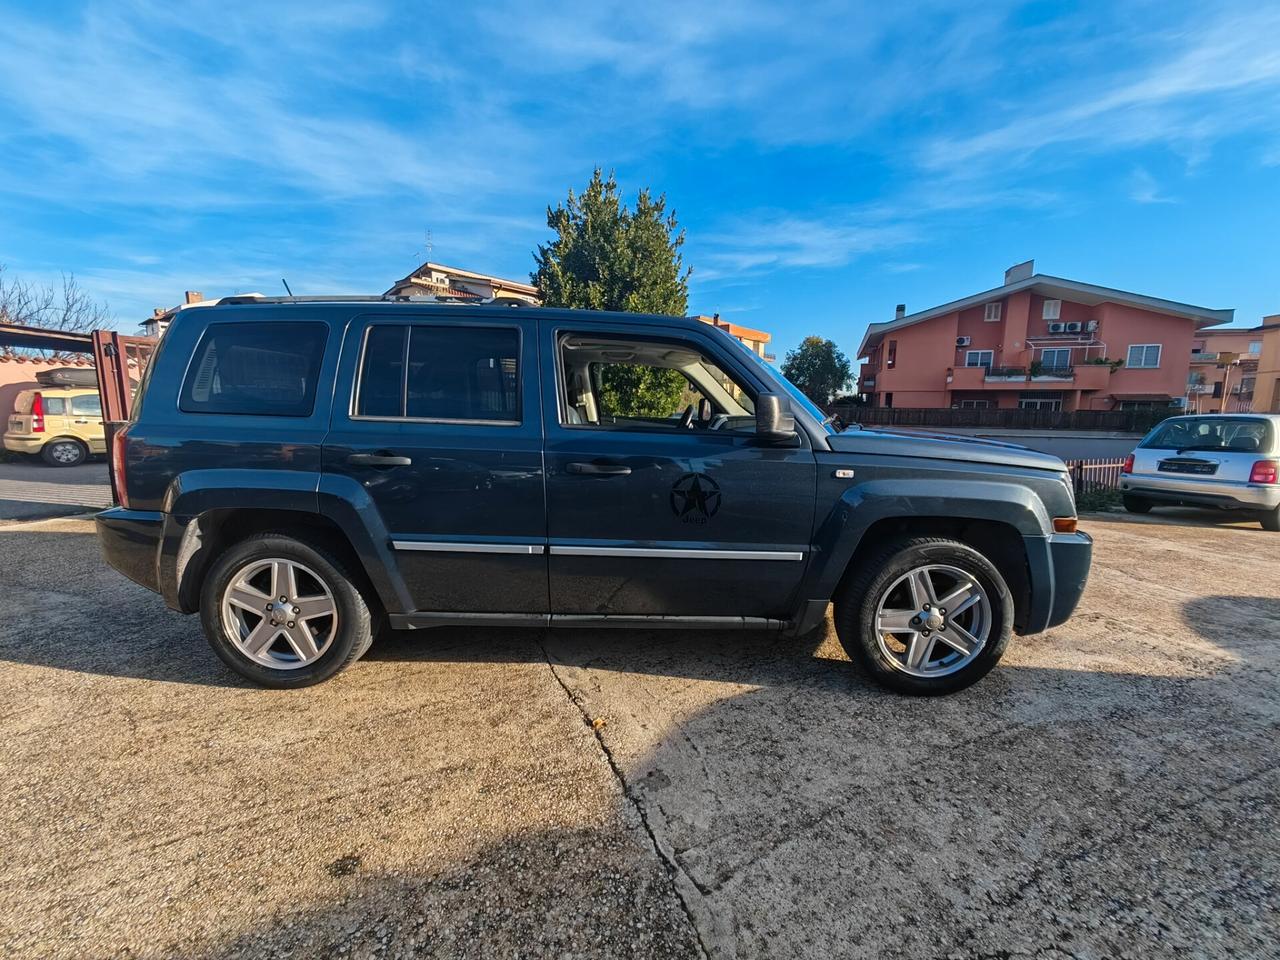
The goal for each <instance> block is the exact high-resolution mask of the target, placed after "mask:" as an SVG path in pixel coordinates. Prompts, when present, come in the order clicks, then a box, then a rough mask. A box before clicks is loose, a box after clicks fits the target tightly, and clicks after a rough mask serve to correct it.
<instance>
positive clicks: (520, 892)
mask: <svg viewBox="0 0 1280 960" xmlns="http://www.w3.org/2000/svg"><path fill="white" fill-rule="evenodd" d="M1181 614H1182V619H1183V621H1184V622H1185V624H1186V625H1187V627H1189V628H1190V629H1189V630H1186V631H1183V635H1184V638H1185V639H1187V640H1188V641H1194V636H1193V635H1194V634H1198V635H1199V636H1200V637H1201V638H1203V639H1206V640H1208V641H1210V642H1212V643H1213V644H1214V645H1216V646H1217V647H1219V648H1221V652H1223V653H1226V654H1229V655H1230V658H1229V659H1228V660H1225V661H1222V662H1221V663H1220V664H1219V665H1218V666H1217V667H1214V668H1212V669H1208V670H1199V671H1191V672H1183V673H1182V674H1178V673H1177V672H1176V671H1177V669H1178V668H1179V667H1185V665H1186V662H1185V661H1184V660H1183V659H1182V654H1180V653H1179V652H1178V651H1177V650H1169V651H1161V650H1160V648H1159V647H1155V648H1153V649H1154V650H1155V651H1156V656H1157V657H1158V659H1157V661H1155V662H1153V664H1152V666H1153V671H1152V673H1151V674H1149V675H1148V674H1139V673H1133V672H1113V670H1111V669H1107V668H1105V667H1103V666H1100V667H1099V669H1097V670H1096V671H1095V670H1088V669H1063V668H1058V667H1056V666H1052V665H1050V664H1052V663H1054V662H1057V661H1056V659H1055V654H1056V653H1057V652H1058V651H1056V650H1055V649H1054V648H1055V641H1054V637H1053V635H1052V634H1049V635H1046V636H1045V637H1041V638H1028V639H1026V640H1024V641H1021V642H1022V643H1024V644H1026V646H1027V647H1029V648H1030V650H1029V654H1030V656H1029V659H1031V660H1032V661H1033V662H1034V663H1035V664H1036V665H1030V664H1018V663H1016V657H1015V662H1014V663H1012V664H1010V665H1008V666H1005V667H1002V668H998V669H997V670H996V671H995V672H994V673H993V674H991V675H990V676H989V677H987V678H986V679H985V680H984V681H982V683H980V684H978V685H977V686H975V687H973V688H971V689H969V690H967V691H965V692H963V693H961V694H958V695H955V696H951V697H946V698H940V699H919V698H906V697H899V696H896V695H893V694H890V693H887V692H884V691H882V690H880V689H879V688H877V687H874V686H872V685H870V684H869V683H868V682H867V681H865V679H864V678H862V677H861V676H860V675H859V674H858V672H857V671H856V670H855V669H854V668H853V667H852V666H851V665H850V664H849V663H848V662H846V661H844V660H843V659H841V658H840V657H839V654H838V652H837V651H836V650H835V649H834V648H833V638H832V637H831V635H830V634H829V633H828V632H826V631H818V632H816V633H814V634H811V635H809V636H806V637H803V638H791V639H784V638H779V637H776V636H774V637H770V636H763V635H759V634H744V633H740V632H739V633H697V634H695V633H675V632H663V633H659V632H646V633H636V632H627V631H616V632H615V631H598V632H593V631H586V630H564V631H558V632H552V631H541V632H535V631H521V632H518V633H517V632H501V631H465V632H463V631H455V630H439V631H434V632H427V633H425V634H424V635H421V636H416V635H397V636H395V637H392V638H390V639H388V640H384V641H383V642H381V643H380V644H379V645H378V646H377V648H376V649H375V650H374V651H372V652H371V654H370V663H369V664H368V665H366V669H368V668H370V667H373V668H377V667H379V666H383V665H386V666H393V667H394V666H395V665H397V664H399V663H402V662H405V661H410V662H414V663H433V662H440V663H446V662H447V663H459V662H460V663H467V662H486V663H490V662H537V661H540V660H543V659H544V658H545V659H546V660H547V661H548V662H549V663H550V664H551V666H552V667H553V668H554V669H555V671H556V673H557V675H558V677H559V679H560V681H561V682H562V684H563V685H564V686H565V688H566V693H567V694H568V695H569V696H571V697H572V698H573V706H574V707H575V708H577V709H578V710H579V711H580V712H581V713H582V717H583V721H584V724H586V723H587V721H588V719H590V718H593V717H597V718H599V719H600V720H603V721H604V724H603V725H602V726H601V727H600V728H599V729H598V730H597V731H595V732H594V735H596V736H598V737H599V740H600V744H601V748H602V749H603V750H605V751H607V755H608V759H609V762H610V764H611V765H612V766H613V767H614V769H615V770H617V771H620V773H621V781H620V783H619V790H620V791H621V798H620V800H619V801H618V808H617V810H616V811H615V816H614V820H616V821H617V822H618V823H628V822H629V823H630V824H631V829H630V830H629V832H628V831H625V830H622V831H617V830H613V829H610V828H600V829H596V830H567V829H534V830H532V831H527V832H520V833H517V834H516V835H514V836H511V837H509V838H506V839H504V840H503V841H502V842H500V843H497V844H493V845H488V846H482V847H480V848H478V849H477V850H476V851H475V852H474V854H472V855H470V856H468V857H466V858H465V859H463V860H461V861H460V862H457V863H453V864H447V865H444V866H434V867H432V868H430V869H426V868H424V869H423V870H422V871H420V872H413V871H406V872H402V873H395V874H385V873H370V874H365V873H363V872H362V870H361V868H359V867H358V866H357V867H353V868H352V870H351V872H350V876H349V878H344V879H343V880H342V884H343V890H342V891H341V893H339V894H336V895H333V896H332V897H326V899H325V900H324V901H323V902H320V903H317V904H311V905H308V906H305V907H303V908H301V909H299V910H298V911H297V912H292V913H289V914H287V915H286V916H275V917H272V918H271V920H270V921H269V922H264V923H261V924H259V925H256V926H254V927H253V928H251V929H248V930H245V931H243V932H242V933H241V934H240V935H238V936H236V937H234V938H233V939H231V940H229V941H224V942H222V943H219V944H217V945H215V946H212V947H211V948H210V949H209V950H208V951H207V952H205V953H203V954H201V956H205V957H210V958H212V957H248V956H259V955H262V954H264V953H273V954H274V952H275V951H279V952H281V953H284V952H287V951H290V950H291V951H292V952H293V955H329V954H330V953H332V952H337V951H339V950H341V951H343V952H345V953H348V954H350V955H365V953H366V952H367V953H368V954H369V955H372V956H383V955H387V956H394V955H397V954H398V953H403V954H407V955H424V956H442V957H444V956H449V957H453V956H457V957H467V956H476V955H481V954H484V955H494V956H496V955H506V954H507V953H519V954H520V955H522V956H525V955H528V956H562V955H567V954H570V953H574V952H575V951H578V952H583V953H585V954H586V955H598V956H610V957H623V956H635V957H683V956H692V955H698V953H699V951H700V949H701V950H705V954H704V955H709V956H711V957H727V956H794V957H799V956H805V957H809V956H833V957H834V956H839V957H937V956H956V957H976V956H1021V955H1024V954H1025V955H1039V953H1040V952H1044V953H1045V955H1053V956H1058V955H1062V956H1091V955H1098V956H1103V955H1121V954H1124V953H1126V951H1130V950H1132V948H1133V945H1134V944H1135V943H1141V944H1143V945H1144V946H1143V948H1142V950H1141V951H1140V952H1141V953H1142V954H1143V955H1144V956H1153V957H1155V956H1170V957H1172V956H1185V955H1188V954H1189V953H1194V952H1197V951H1200V952H1203V948H1204V947H1205V944H1204V940H1203V937H1204V931H1205V929H1209V928H1212V929H1213V930H1214V931H1215V937H1216V939H1215V941H1214V945H1215V946H1216V948H1217V949H1219V950H1220V951H1221V955H1223V956H1229V955H1236V956H1245V955H1259V954H1261V953H1263V952H1265V950H1266V946H1265V945H1266V944H1267V942H1268V938H1269V937H1270V936H1271V933H1270V929H1269V926H1268V924H1269V917H1270V906H1269V904H1270V899H1271V897H1272V894H1273V891H1274V886H1273V884H1272V883H1271V881H1270V880H1269V879H1268V878H1269V877H1271V876H1272V875H1273V871H1274V869H1275V867H1276V864H1277V862H1280V845H1278V841H1277V838H1275V837H1274V836H1273V830H1272V829H1271V828H1270V827H1269V826H1268V824H1269V823H1270V816H1271V813H1270V810H1271V809H1272V806H1271V805H1272V804H1273V803H1274V801H1275V790H1276V782H1275V781H1276V778H1275V777H1274V776H1270V775H1269V774H1268V773H1267V771H1268V770H1270V769H1271V768H1272V767H1273V766H1274V764H1273V762H1272V761H1271V759H1270V754H1271V750H1272V747H1271V744H1272V743H1273V740H1274V734H1275V717H1274V710H1273V708H1272V707H1268V709H1269V710H1271V712H1267V713H1259V712H1258V708H1257V704H1258V703H1259V702H1260V700H1261V698H1263V697H1269V696H1271V694H1270V693H1268V692H1267V691H1268V690H1269V687H1267V686H1266V685H1264V684H1261V683H1259V682H1256V680H1257V678H1256V677H1255V676H1253V673H1252V669H1251V668H1253V667H1258V666H1261V667H1264V668H1272V667H1274V664H1275V661H1276V654H1275V649H1276V643H1275V641H1276V640H1277V639H1280V627H1278V626H1277V625H1278V624H1280V599H1276V598H1272V597H1262V596H1213V597H1205V598H1199V599H1196V600H1193V601H1190V602H1188V603H1186V604H1184V605H1183V608H1182V610H1181ZM1099 627H1100V628H1099V630H1098V632H1097V635H1096V638H1094V637H1090V638H1087V639H1086V640H1084V641H1082V642H1081V646H1082V649H1081V650H1079V651H1076V650H1073V651H1071V653H1072V654H1073V655H1078V656H1080V657H1081V658H1082V661H1083V662H1086V663H1087V662H1090V659H1089V658H1090V657H1091V656H1094V655H1095V654H1096V655H1097V656H1098V657H1100V658H1106V657H1107V656H1108V653H1107V649H1108V647H1109V646H1110V645H1113V644H1114V643H1115V637H1114V634H1113V632H1112V631H1111V630H1110V629H1108V625H1106V624H1100V625H1099ZM1103 662H1104V663H1105V662H1106V661H1105V659H1104V660H1103ZM1111 662H1114V661H1111ZM359 669H361V668H360V667H357V668H356V670H359ZM601 671H604V672H606V673H607V674H608V676H607V677H601V676H600V672H601ZM633 677H635V678H639V679H637V680H636V681H635V682H631V678H633ZM655 677H657V678H671V679H672V680H673V681H678V682H673V683H662V682H660V681H659V682H655V680H654V678H655ZM690 681H694V682H695V684H693V685H696V683H697V682H704V681H705V682H707V683H710V684H716V685H721V686H719V687H717V688H716V690H712V691H710V695H708V691H707V690H702V691H700V694H699V695H698V696H695V697H693V698H691V699H686V697H685V694H686V693H687V691H689V689H690V688H691V686H692V685H691V683H690ZM1246 688H1247V689H1246ZM717 691H718V693H717ZM708 700H710V702H709V703H708V702H707V701H708ZM1267 703H1268V704H1271V703H1272V701H1270V700H1268V701H1267ZM686 704H692V706H691V707H687V706H686ZM512 709H519V707H518V705H513V707H512ZM628 845H630V846H629V847H628ZM628 849H629V850H630V855H628V854H627V850H628ZM376 859H377V856H376V851H360V850H353V851H351V855H350V858H349V860H348V862H349V863H353V864H358V863H360V862H362V860H363V861H376ZM646 863H648V864H650V865H651V866H652V867H653V869H646V867H645V864H646ZM315 869H316V870H317V872H318V873H323V871H325V870H326V869H328V868H327V866H326V865H324V864H316V865H315ZM663 901H665V902H666V903H667V905H668V906H667V908H666V909H663V908H662V907H661V903H662V902H663ZM655 904H657V906H655ZM689 916H692V917H693V918H696V922H697V934H696V935H695V934H693V933H692V932H691V931H692V929H693V927H692V925H691V924H690V923H689V921H688V919H687V917H689ZM285 920H287V924H286V923H285V922H283V921H285ZM697 940H701V948H700V947H699V946H697V944H696V942H695V941H697ZM583 944H587V946H586V947H584V946H582V945H583ZM1051 948H1056V950H1057V951H1060V952H1055V950H1054V949H1051ZM1206 955H1216V954H1214V950H1213V949H1210V950H1209V951H1208V953H1207V954H1206Z"/></svg>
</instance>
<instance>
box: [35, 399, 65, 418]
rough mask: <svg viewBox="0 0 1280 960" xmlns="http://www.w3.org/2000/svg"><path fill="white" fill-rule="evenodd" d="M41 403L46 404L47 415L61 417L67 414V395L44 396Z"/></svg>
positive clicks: (45, 411) (45, 412)
mask: <svg viewBox="0 0 1280 960" xmlns="http://www.w3.org/2000/svg"><path fill="white" fill-rule="evenodd" d="M41 403H42V405H43V406H44V414H45V416H46V417H61V416H65V415H66V412H67V398H66V397H42V398H41Z"/></svg>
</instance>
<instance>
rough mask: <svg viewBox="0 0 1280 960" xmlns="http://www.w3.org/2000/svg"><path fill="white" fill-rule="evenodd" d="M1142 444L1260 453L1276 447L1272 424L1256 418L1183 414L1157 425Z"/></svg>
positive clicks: (1173, 447)
mask: <svg viewBox="0 0 1280 960" xmlns="http://www.w3.org/2000/svg"><path fill="white" fill-rule="evenodd" d="M1141 446H1143V447H1145V448H1147V449H1149V450H1180V451H1184V452H1185V451H1191V450H1227V451H1235V452H1237V453H1257V452H1258V451H1259V450H1270V449H1271V447H1272V437H1271V423H1270V422H1269V421H1267V420H1262V419H1259V418H1255V417H1222V416H1218V417H1179V418H1177V419H1174V420H1166V421H1165V422H1164V423H1162V424H1160V425H1159V426H1158V427H1156V428H1155V430H1153V431H1151V434H1150V435H1149V436H1148V437H1147V439H1145V440H1143V441H1142V444H1141Z"/></svg>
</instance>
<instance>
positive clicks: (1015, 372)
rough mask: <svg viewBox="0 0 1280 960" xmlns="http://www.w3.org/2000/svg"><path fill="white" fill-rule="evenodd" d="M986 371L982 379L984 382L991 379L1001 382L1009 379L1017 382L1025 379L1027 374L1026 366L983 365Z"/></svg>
mask: <svg viewBox="0 0 1280 960" xmlns="http://www.w3.org/2000/svg"><path fill="white" fill-rule="evenodd" d="M983 369H985V370H986V372H985V373H984V374H983V376H982V379H983V381H984V382H987V383H990V382H991V381H993V380H996V381H1000V382H1002V383H1008V382H1010V381H1012V382H1015V383H1018V382H1022V381H1024V380H1026V379H1027V377H1028V376H1029V374H1028V373H1027V368H1026V367H985V368H983Z"/></svg>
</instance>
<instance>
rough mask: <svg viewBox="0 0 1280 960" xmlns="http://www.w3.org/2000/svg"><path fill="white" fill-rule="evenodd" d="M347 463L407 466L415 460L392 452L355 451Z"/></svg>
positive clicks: (359, 465) (373, 465) (362, 465)
mask: <svg viewBox="0 0 1280 960" xmlns="http://www.w3.org/2000/svg"><path fill="white" fill-rule="evenodd" d="M347 463H350V464H354V465H355V466H357V467H407V466H409V465H410V464H411V463H413V460H412V459H411V458H409V457H397V456H395V455H393V454H390V453H353V454H351V456H349V457H347Z"/></svg>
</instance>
